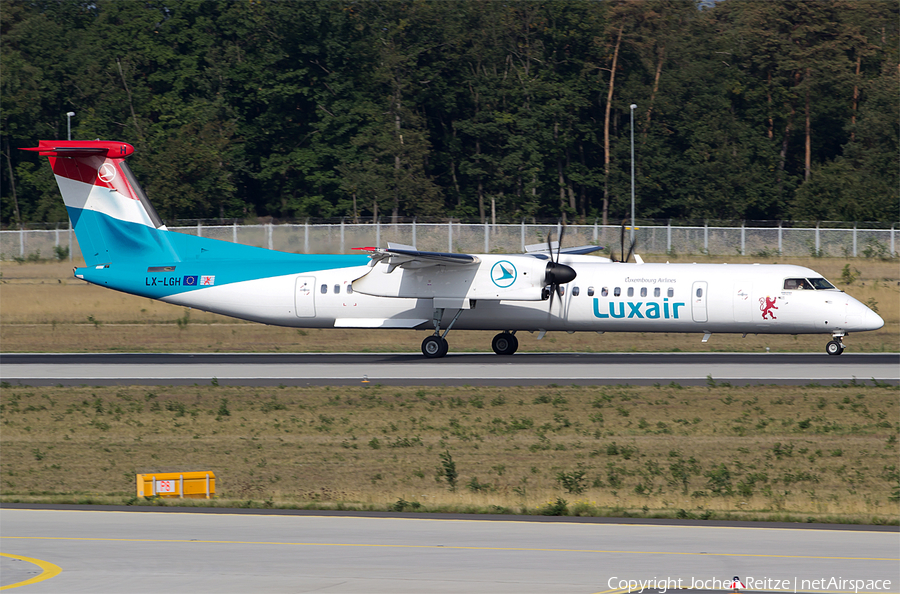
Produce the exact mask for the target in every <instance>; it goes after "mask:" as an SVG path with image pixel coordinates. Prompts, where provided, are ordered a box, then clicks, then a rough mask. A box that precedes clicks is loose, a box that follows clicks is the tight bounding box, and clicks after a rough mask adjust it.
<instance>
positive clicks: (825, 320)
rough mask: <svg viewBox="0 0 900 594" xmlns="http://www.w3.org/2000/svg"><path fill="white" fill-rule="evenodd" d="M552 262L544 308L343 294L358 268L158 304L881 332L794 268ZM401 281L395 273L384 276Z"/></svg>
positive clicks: (266, 316)
mask: <svg viewBox="0 0 900 594" xmlns="http://www.w3.org/2000/svg"><path fill="white" fill-rule="evenodd" d="M523 257H527V256H523ZM479 258H481V259H482V260H483V261H482V262H481V264H480V267H481V268H483V269H484V270H488V269H489V268H490V267H491V266H493V264H494V263H495V262H496V261H497V259H498V258H509V256H496V255H490V254H488V255H483V256H479ZM562 262H563V263H568V264H569V265H570V266H572V267H573V268H574V269H575V270H576V271H577V273H578V276H577V278H576V279H575V280H574V281H573V282H570V283H568V284H567V285H563V286H562V287H561V288H562V291H561V292H562V293H563V294H562V296H561V297H556V298H554V300H553V303H552V306H551V303H550V302H549V301H546V300H544V301H540V300H529V301H525V300H497V299H469V298H467V299H465V305H462V306H460V305H456V306H455V307H454V306H450V305H445V304H443V302H440V303H436V300H435V299H432V298H427V297H415V298H408V297H396V296H391V297H385V296H374V295H370V294H363V293H361V292H360V291H352V290H351V291H348V288H349V287H352V285H353V281H354V280H357V279H360V278H362V277H364V276H365V275H366V274H367V273H369V272H371V270H370V267H367V266H358V267H350V268H338V269H328V270H320V271H316V272H309V273H303V274H291V275H285V276H275V277H268V278H264V279H259V280H251V281H245V282H238V283H231V284H228V285H222V286H214V287H209V288H204V289H200V290H196V291H191V292H188V293H179V294H176V295H171V296H169V297H165V298H163V300H164V301H166V302H169V303H173V304H178V305H184V306H189V307H195V308H198V309H202V310H206V311H211V312H215V313H220V314H224V315H228V316H233V317H237V318H242V319H247V320H252V321H256V322H262V323H266V324H273V325H279V326H293V327H305V328H333V327H342V328H418V329H427V330H432V329H433V322H432V319H433V316H434V312H435V309H436V308H438V309H441V310H443V311H442V314H441V315H442V325H446V324H448V323H449V321H450V320H451V319H452V318H453V317H454V316H455V315H456V313H457V312H458V310H459V309H460V308H462V309H463V311H462V312H461V315H460V316H459V318H458V320H457V322H456V324H455V325H454V328H456V329H470V330H499V331H502V330H523V331H525V330H529V331H531V330H538V331H539V330H547V331H578V332H711V333H760V334H762V333H765V334H801V333H802V334H834V333H850V332H855V331H864V330H874V329H877V328H880V327H881V326H882V325H883V323H884V322H883V320H882V319H881V318H880V317H879V316H878V315H877V314H876V313H874V312H872V311H871V310H870V309H869V308H868V307H866V306H865V305H864V304H863V303H860V302H859V301H857V300H856V299H854V298H853V297H851V296H849V295H847V294H846V293H844V292H842V291H839V290H837V289H824V290H822V289H820V290H813V289H785V284H786V282H785V281H786V279H792V278H820V277H821V275H819V274H818V273H816V272H815V271H813V270H811V269H809V268H804V267H800V266H791V265H756V264H753V265H746V264H668V263H667V264H622V263H608V262H604V261H601V260H599V259H597V261H596V262H591V261H590V258H584V257H581V258H577V257H576V258H570V259H567V258H566V257H565V256H563V258H562ZM402 273H403V271H401V270H400V269H397V270H395V271H393V272H391V273H390V274H398V275H399V274H402ZM406 274H412V272H411V271H406ZM416 274H419V275H421V274H423V273H422V272H416ZM473 278H477V277H473ZM474 284H475V283H473V285H474ZM471 294H472V293H471V292H470V293H468V294H467V295H471Z"/></svg>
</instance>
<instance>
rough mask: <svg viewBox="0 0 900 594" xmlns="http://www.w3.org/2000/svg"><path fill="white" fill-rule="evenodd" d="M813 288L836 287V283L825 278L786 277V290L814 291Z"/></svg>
mask: <svg viewBox="0 0 900 594" xmlns="http://www.w3.org/2000/svg"><path fill="white" fill-rule="evenodd" d="M813 289H819V290H822V289H834V285H832V284H831V283H830V282H828V281H827V280H825V279H824V278H821V277H819V278H809V279H806V278H786V279H784V290H785V291H803V290H807V291H812V290H813Z"/></svg>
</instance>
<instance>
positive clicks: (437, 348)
mask: <svg viewBox="0 0 900 594" xmlns="http://www.w3.org/2000/svg"><path fill="white" fill-rule="evenodd" d="M462 311H463V310H462V309H460V310H458V311H457V312H456V315H455V316H453V321H451V322H450V325H449V326H447V329H446V330H444V334H443V335H442V334H441V318H442V317H444V308H442V307H439V308H435V310H434V318H433V319H432V322H433V323H434V334H432V335H431V336H428V337H426V338H425V340H423V341H422V354H423V355H425V356H426V357H428V358H429V359H439V358H440V357H443V356H444V355H446V354H447V351H448V350H450V345H449V344H448V343H447V334H448V333H449V332H450V329H451V328H453V324H455V323H456V320H458V319H459V314H461V313H462Z"/></svg>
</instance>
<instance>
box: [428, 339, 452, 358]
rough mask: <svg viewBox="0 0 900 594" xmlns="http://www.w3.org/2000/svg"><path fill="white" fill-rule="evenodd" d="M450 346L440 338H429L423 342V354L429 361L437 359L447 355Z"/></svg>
mask: <svg viewBox="0 0 900 594" xmlns="http://www.w3.org/2000/svg"><path fill="white" fill-rule="evenodd" d="M449 349H450V345H449V344H447V341H446V340H444V339H443V338H441V337H440V336H434V335H432V336H429V337H427V338H426V339H425V340H423V341H422V354H423V355H425V356H426V357H428V358H429V359H437V358H439V357H443V356H444V355H446V354H447V351H448V350H449Z"/></svg>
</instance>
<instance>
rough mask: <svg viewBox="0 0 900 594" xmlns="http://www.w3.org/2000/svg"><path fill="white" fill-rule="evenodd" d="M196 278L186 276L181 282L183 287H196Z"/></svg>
mask: <svg viewBox="0 0 900 594" xmlns="http://www.w3.org/2000/svg"><path fill="white" fill-rule="evenodd" d="M197 278H198V277H196V276H186V277H184V280H183V281H182V284H183V285H184V286H185V287H196V286H197Z"/></svg>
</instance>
